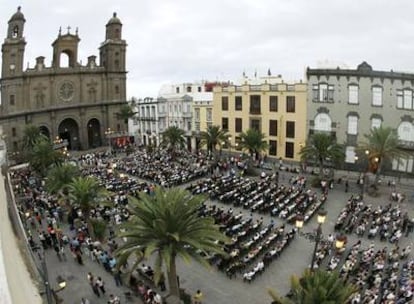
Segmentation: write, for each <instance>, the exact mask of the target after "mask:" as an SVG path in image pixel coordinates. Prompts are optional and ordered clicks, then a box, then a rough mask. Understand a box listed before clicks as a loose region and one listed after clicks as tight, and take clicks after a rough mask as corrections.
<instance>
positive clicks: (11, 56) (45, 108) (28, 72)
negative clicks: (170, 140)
mask: <svg viewBox="0 0 414 304" xmlns="http://www.w3.org/2000/svg"><path fill="white" fill-rule="evenodd" d="M25 22H26V20H25V18H24V15H23V14H22V12H21V9H20V7H19V8H18V11H17V12H16V13H15V14H14V15H13V16H12V17H11V18H10V20H9V22H8V30H7V37H6V38H5V40H4V43H3V45H2V74H1V79H0V85H1V111H0V123H1V124H2V126H3V132H4V134H5V135H6V143H7V146H8V150H9V151H18V149H19V148H20V142H21V139H22V135H23V131H24V128H25V126H26V125H29V124H33V125H35V126H38V127H39V128H40V130H41V132H42V133H44V134H45V135H46V136H48V137H49V138H53V139H54V138H56V137H57V136H59V137H60V138H61V139H64V140H67V141H68V144H69V148H70V149H86V148H92V147H96V146H100V145H102V144H105V143H106V140H105V134H106V133H108V132H106V131H107V130H108V128H110V129H111V130H113V131H126V129H127V126H126V125H125V123H124V122H123V121H122V119H120V118H119V117H117V115H116V113H117V112H119V108H120V107H121V105H122V104H124V103H126V70H125V66H126V63H125V55H126V46H127V44H126V41H125V40H123V39H122V23H121V21H120V20H119V18H118V17H117V16H116V14H115V13H114V15H113V17H112V18H111V19H110V20H109V22H108V23H107V24H106V35H105V40H104V41H103V42H102V43H101V45H100V47H99V51H100V56H99V59H100V60H99V62H97V61H96V56H89V57H88V60H87V62H86V64H85V65H82V64H81V63H80V62H79V60H78V44H79V41H80V38H79V35H78V30H77V29H76V31H74V32H71V29H70V27H68V28H67V30H65V33H62V30H61V29H60V30H59V33H58V36H57V38H56V40H55V41H54V42H53V43H52V47H53V56H52V63H51V66H46V64H45V57H43V56H39V57H37V58H36V64H35V65H34V67H31V68H30V67H27V69H24V67H23V62H24V53H25V46H26V40H25V37H24V32H23V30H24V25H25ZM111 133H112V131H111Z"/></svg>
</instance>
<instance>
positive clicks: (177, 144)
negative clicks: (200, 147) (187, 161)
mask: <svg viewBox="0 0 414 304" xmlns="http://www.w3.org/2000/svg"><path fill="white" fill-rule="evenodd" d="M185 144H186V139H185V131H184V130H182V129H180V128H178V127H176V126H172V127H169V128H167V129H166V130H165V131H164V132H163V133H162V141H161V146H163V147H166V148H168V149H169V150H170V151H171V153H172V154H173V155H174V152H175V150H176V148H184V147H185Z"/></svg>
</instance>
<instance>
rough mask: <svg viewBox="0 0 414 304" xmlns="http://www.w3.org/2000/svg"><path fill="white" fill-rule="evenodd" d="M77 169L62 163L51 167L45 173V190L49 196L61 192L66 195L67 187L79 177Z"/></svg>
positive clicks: (69, 164)
mask: <svg viewBox="0 0 414 304" xmlns="http://www.w3.org/2000/svg"><path fill="white" fill-rule="evenodd" d="M79 174H80V171H79V169H78V168H77V167H76V166H75V165H73V164H71V163H63V164H60V165H57V166H54V167H52V168H51V169H50V170H49V171H48V173H47V179H46V189H47V191H48V192H49V193H51V194H56V193H58V192H60V191H62V193H63V194H67V192H68V185H69V184H70V183H71V182H72V179H73V178H74V177H75V176H79Z"/></svg>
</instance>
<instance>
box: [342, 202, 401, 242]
mask: <svg viewBox="0 0 414 304" xmlns="http://www.w3.org/2000/svg"><path fill="white" fill-rule="evenodd" d="M401 213H402V212H401V208H400V206H398V205H391V204H389V205H387V206H378V207H377V208H373V207H372V205H365V204H364V202H363V201H362V200H361V199H360V197H353V196H351V198H350V199H349V200H348V201H347V204H346V206H345V207H344V208H343V209H342V211H341V212H340V213H339V215H338V218H337V221H336V224H335V230H337V231H342V232H344V233H348V234H350V233H356V234H357V235H358V236H360V237H362V236H367V237H368V238H369V239H374V238H376V237H377V236H379V238H380V240H381V241H385V240H388V241H389V242H391V243H398V241H399V240H400V238H401V237H402V235H403V218H402V216H401Z"/></svg>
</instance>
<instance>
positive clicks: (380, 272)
mask: <svg viewBox="0 0 414 304" xmlns="http://www.w3.org/2000/svg"><path fill="white" fill-rule="evenodd" d="M374 247H375V245H374V244H373V243H372V244H371V245H370V246H369V247H368V248H367V249H365V250H362V249H361V241H360V240H359V241H358V242H357V243H355V244H354V245H353V246H352V247H351V249H350V251H349V253H348V255H347V256H346V258H345V261H344V262H343V264H342V266H341V267H340V275H341V276H342V277H343V278H345V279H346V280H347V281H349V282H351V283H353V284H354V285H355V286H356V287H357V292H356V293H355V294H354V295H353V296H352V299H351V300H350V302H349V303H353V304H357V303H372V304H374V303H397V301H398V300H399V301H400V302H398V303H409V301H407V302H404V301H405V300H406V299H407V297H410V296H411V297H412V293H410V291H411V290H410V291H408V292H407V290H408V287H407V286H406V285H407V284H406V283H407V280H406V277H407V271H405V270H404V267H403V268H401V265H400V257H401V255H400V253H399V249H398V248H394V249H393V250H392V251H391V252H390V253H388V252H387V248H386V247H385V248H383V249H379V250H377V251H375V249H374ZM403 256H404V255H403ZM406 257H407V256H405V257H404V258H406ZM404 265H406V264H404ZM335 268H336V267H335ZM332 270H333V269H332ZM399 276H402V277H404V278H405V279H404V280H400V281H401V284H400V282H398V280H397V279H398V277H399ZM411 287H412V286H411ZM391 300H392V301H391Z"/></svg>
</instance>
